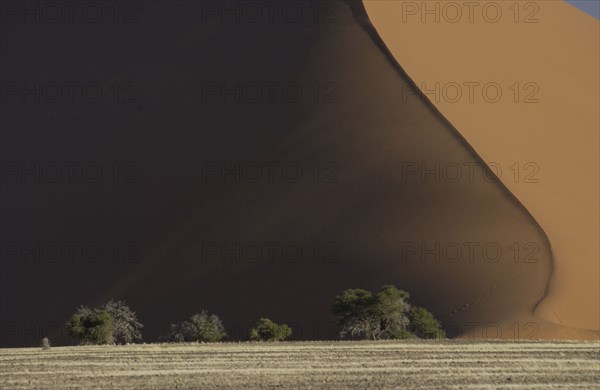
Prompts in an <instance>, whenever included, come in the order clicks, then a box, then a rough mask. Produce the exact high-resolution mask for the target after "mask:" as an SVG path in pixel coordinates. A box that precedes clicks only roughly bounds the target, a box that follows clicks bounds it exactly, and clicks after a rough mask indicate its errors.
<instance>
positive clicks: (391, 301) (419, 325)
mask: <svg viewBox="0 0 600 390" xmlns="http://www.w3.org/2000/svg"><path fill="white" fill-rule="evenodd" d="M408 298H409V294H408V293H407V292H406V291H402V290H399V289H397V288H396V287H395V286H393V285H385V286H383V287H382V288H381V289H380V290H379V291H378V292H377V293H376V294H373V293H371V292H370V291H367V290H362V289H348V290H345V291H343V292H342V293H341V294H340V295H338V296H336V297H335V298H334V300H333V305H332V312H333V314H334V315H335V316H336V317H338V334H339V336H340V337H342V338H346V337H350V338H358V339H370V340H380V339H405V338H411V337H415V336H416V337H420V338H438V337H444V336H445V335H444V332H443V330H442V328H441V326H440V324H439V323H438V322H437V321H436V320H435V318H433V315H431V313H429V312H428V311H427V310H425V309H423V308H412V307H411V305H410V303H409V302H408Z"/></svg>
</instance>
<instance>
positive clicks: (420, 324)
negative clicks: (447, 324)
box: [409, 307, 446, 339]
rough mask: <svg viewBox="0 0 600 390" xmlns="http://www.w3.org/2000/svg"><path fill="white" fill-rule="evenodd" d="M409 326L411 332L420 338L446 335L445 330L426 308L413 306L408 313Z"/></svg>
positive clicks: (434, 337)
mask: <svg viewBox="0 0 600 390" xmlns="http://www.w3.org/2000/svg"><path fill="white" fill-rule="evenodd" d="M409 319H410V328H411V330H412V331H413V333H414V334H415V335H416V336H417V337H419V338H422V339H441V338H445V337H446V332H444V330H443V329H442V327H441V325H440V323H439V322H438V321H437V320H436V319H435V318H434V317H433V314H431V313H430V312H429V311H428V310H427V309H425V308H422V307H413V308H412V309H411V311H410V313H409Z"/></svg>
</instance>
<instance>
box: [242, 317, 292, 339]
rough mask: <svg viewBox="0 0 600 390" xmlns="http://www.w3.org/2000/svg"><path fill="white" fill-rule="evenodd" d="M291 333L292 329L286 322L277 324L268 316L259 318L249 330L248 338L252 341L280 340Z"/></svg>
mask: <svg viewBox="0 0 600 390" xmlns="http://www.w3.org/2000/svg"><path fill="white" fill-rule="evenodd" d="M291 335H292V329H291V328H290V327H289V326H287V325H286V324H277V323H275V322H273V321H271V320H270V319H268V318H260V319H259V320H258V321H257V322H256V325H254V327H253V328H252V329H251V330H250V334H249V335H248V338H249V339H250V340H252V341H282V340H285V339H287V338H288V337H290V336H291Z"/></svg>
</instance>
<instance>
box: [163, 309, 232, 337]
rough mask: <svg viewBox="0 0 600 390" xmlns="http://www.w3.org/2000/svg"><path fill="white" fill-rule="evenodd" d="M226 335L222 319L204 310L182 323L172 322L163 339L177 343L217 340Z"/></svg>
mask: <svg viewBox="0 0 600 390" xmlns="http://www.w3.org/2000/svg"><path fill="white" fill-rule="evenodd" d="M225 337H227V332H225V327H224V326H223V323H222V322H221V319H220V318H219V317H218V316H217V315H215V314H209V313H208V311H206V310H202V311H201V312H200V313H197V314H194V315H193V316H191V317H190V319H189V320H187V321H184V322H183V323H181V324H170V325H169V330H168V331H167V334H166V335H165V336H164V337H162V340H164V341H170V342H177V343H180V342H184V341H188V342H189V341H196V342H198V341H199V342H216V341H221V340H223V339H224V338H225Z"/></svg>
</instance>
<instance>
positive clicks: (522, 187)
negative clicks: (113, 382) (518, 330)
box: [364, 0, 600, 329]
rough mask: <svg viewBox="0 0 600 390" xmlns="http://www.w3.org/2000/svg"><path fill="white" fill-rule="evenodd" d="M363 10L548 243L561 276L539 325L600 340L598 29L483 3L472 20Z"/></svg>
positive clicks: (565, 11)
mask: <svg viewBox="0 0 600 390" xmlns="http://www.w3.org/2000/svg"><path fill="white" fill-rule="evenodd" d="M364 3H365V8H366V10H367V13H368V14H369V18H370V20H371V22H372V23H373V24H374V26H375V27H376V29H377V31H378V33H379V34H380V36H381V37H382V39H383V40H384V42H385V44H386V46H387V47H388V48H389V50H390V51H391V52H392V54H393V55H394V57H395V58H396V60H397V61H398V62H399V63H400V64H401V66H402V67H403V68H404V69H405V70H406V72H407V73H408V74H409V76H410V77H411V78H412V79H413V80H414V82H415V83H416V84H417V85H418V86H419V87H420V88H421V89H423V90H427V91H428V92H427V93H426V94H427V96H428V97H429V98H430V99H431V101H432V102H433V103H434V104H435V106H436V107H437V108H438V109H439V110H440V111H441V112H442V113H443V114H444V116H446V118H448V119H449V120H450V122H451V123H452V124H453V125H454V126H455V127H456V128H457V129H458V131H459V132H460V133H461V134H462V135H463V136H464V137H465V138H466V140H467V142H469V143H470V144H471V145H472V146H473V147H474V148H475V150H476V151H477V152H478V153H479V154H480V155H481V156H482V158H483V159H484V160H485V161H486V162H491V163H493V164H495V166H496V167H498V168H499V169H501V171H502V172H503V175H502V177H501V180H502V182H503V183H504V184H505V185H506V186H507V187H508V188H509V189H510V191H511V192H512V193H513V194H514V195H515V196H516V197H517V198H518V199H519V201H521V202H522V203H523V204H524V205H525V207H526V208H527V209H528V210H529V211H530V212H531V213H532V215H533V217H534V218H535V219H536V220H537V221H538V222H539V223H540V225H541V227H542V228H543V229H544V231H545V232H546V234H547V235H548V237H549V239H550V242H551V244H552V251H553V254H554V259H555V269H554V275H553V277H552V282H551V285H550V290H549V295H548V297H547V299H545V300H544V301H543V302H542V303H541V304H540V305H539V307H538V309H537V313H536V314H538V315H539V316H541V317H543V318H546V319H548V320H551V321H553V322H556V323H558V324H563V325H566V326H572V327H580V328H588V329H600V323H599V321H600V293H599V288H600V287H599V286H600V262H599V259H600V253H599V250H600V247H599V245H598V237H599V236H600V229H599V219H598V218H599V215H600V211H599V204H598V198H599V196H600V193H599V176H598V164H599V149H598V145H599V132H598V129H599V128H600V121H599V115H600V113H599V110H598V107H599V106H600V94H599V91H600V81H599V79H600V64H599V61H600V53H599V50H600V22H599V21H598V20H597V19H595V18H593V17H592V16H590V15H587V14H585V13H583V12H582V11H580V10H578V9H576V8H575V7H572V6H570V5H568V4H567V3H565V2H563V1H533V2H521V3H520V4H519V7H518V9H517V8H515V7H514V4H517V3H513V2H508V1H506V2H493V1H487V2H486V1H482V2H476V3H474V4H476V5H475V8H473V9H472V12H471V13H469V9H468V8H466V7H465V6H464V5H460V4H459V3H457V2H443V1H441V2H412V1H377V0H368V1H365V2H364ZM436 4H437V8H436ZM456 4H459V7H458V9H457V8H456V7H455V6H454V5H456ZM463 4H464V3H463ZM428 11H430V12H429V13H428ZM468 83H477V85H475V84H471V85H472V88H473V90H472V93H470V89H469V88H470V87H469V85H468ZM457 86H458V87H457ZM484 88H485V90H484ZM487 88H489V89H487ZM496 92H499V93H500V96H499V97H498V98H496V96H497V95H496ZM515 163H516V164H517V165H515Z"/></svg>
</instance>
